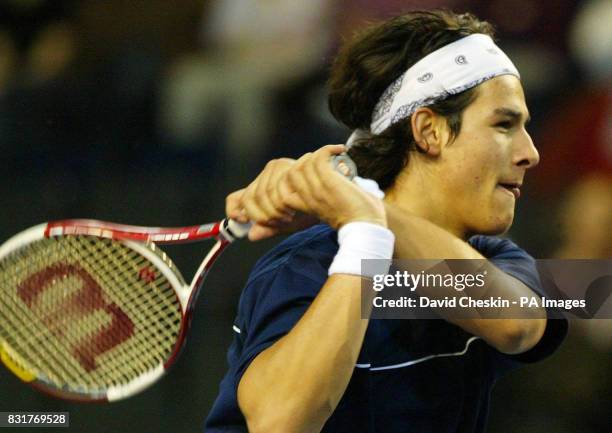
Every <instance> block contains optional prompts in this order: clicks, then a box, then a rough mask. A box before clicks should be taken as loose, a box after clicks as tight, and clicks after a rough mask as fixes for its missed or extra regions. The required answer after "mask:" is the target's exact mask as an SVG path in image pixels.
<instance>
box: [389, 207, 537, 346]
mask: <svg viewBox="0 0 612 433" xmlns="http://www.w3.org/2000/svg"><path fill="white" fill-rule="evenodd" d="M385 210H386V214H387V222H388V225H389V228H390V229H391V231H393V233H394V234H395V237H396V242H395V254H394V255H395V257H396V258H397V259H402V260H417V259H431V260H436V259H479V260H478V262H475V265H474V268H475V269H474V272H476V271H478V272H482V271H484V270H486V272H487V282H488V284H487V286H486V290H487V294H486V296H487V297H489V296H490V297H494V298H497V297H501V298H503V299H507V300H509V301H510V303H511V305H514V304H513V301H517V302H518V301H520V298H521V297H523V296H527V297H530V296H534V295H535V294H534V292H533V291H531V289H530V288H529V287H527V286H526V285H525V284H523V283H522V282H521V281H519V280H517V279H516V278H514V277H512V276H510V275H508V274H506V273H505V272H503V271H501V270H500V269H498V268H497V267H496V266H494V265H493V264H492V263H491V262H488V261H486V258H485V257H484V256H482V255H481V254H480V253H479V252H478V251H476V250H475V249H474V248H472V247H471V246H470V245H469V244H468V243H467V242H465V241H463V240H462V239H459V238H457V237H456V236H454V235H452V234H451V233H449V232H447V231H446V230H444V229H442V228H440V227H438V226H436V225H435V224H433V223H431V222H429V221H427V220H425V219H423V218H420V217H417V216H414V215H412V214H410V213H407V212H404V211H401V210H399V209H398V208H396V207H395V206H394V205H392V204H389V203H385ZM476 268H478V269H476ZM419 290H420V294H421V295H424V296H427V297H431V298H434V297H435V298H441V299H444V298H445V297H448V298H453V297H459V296H470V297H473V298H480V297H481V296H483V295H484V293H483V292H482V289H480V288H478V287H471V288H470V287H466V288H465V290H464V291H462V292H458V291H456V290H455V289H453V288H452V287H435V288H430V289H428V288H426V287H425V288H421V289H419ZM517 308H518V307H517ZM437 312H438V313H439V314H440V315H441V316H442V317H443V318H444V319H445V320H447V321H448V322H450V323H453V324H455V325H457V326H459V327H461V328H463V329H464V330H465V331H467V332H469V333H471V334H474V335H477V336H479V337H481V338H483V339H484V340H485V341H486V342H487V343H489V344H490V345H492V346H494V347H495V348H497V349H498V350H500V351H502V352H505V353H520V352H524V351H526V350H528V349H530V348H531V347H533V346H534V345H535V344H536V343H537V342H538V341H539V340H540V338H541V336H542V334H543V333H544V329H545V326H546V319H545V317H546V313H545V311H544V309H542V308H533V309H528V310H521V311H520V314H518V313H517V312H516V311H512V308H510V309H507V310H503V309H502V310H500V311H499V316H498V317H497V318H494V319H478V318H469V319H465V318H464V319H461V318H458V317H457V316H459V315H458V314H456V311H455V314H453V312H452V311H451V310H444V309H439V310H437ZM490 313H491V310H490V309H489V310H488V311H474V316H473V317H481V316H485V317H490ZM526 314H529V316H528V317H526ZM518 317H521V318H520V319H519V318H518Z"/></svg>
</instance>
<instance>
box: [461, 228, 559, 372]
mask: <svg viewBox="0 0 612 433" xmlns="http://www.w3.org/2000/svg"><path fill="white" fill-rule="evenodd" d="M470 244H471V245H472V246H473V247H474V248H475V249H477V250H478V251H479V252H480V253H481V254H482V255H483V256H485V257H486V258H487V259H489V260H490V261H491V262H492V263H493V264H494V265H495V266H497V267H498V268H499V269H501V270H502V271H503V272H505V273H507V274H508V275H512V276H513V277H514V278H517V279H518V280H520V281H521V282H522V283H523V284H525V285H526V286H527V287H529V288H530V289H531V290H533V291H534V292H535V293H536V294H538V295H539V296H546V297H547V298H551V297H554V294H549V293H547V289H546V288H545V287H548V285H543V284H542V281H541V278H540V275H539V273H538V269H537V266H536V261H535V260H534V258H533V257H531V256H530V255H529V254H527V252H525V251H524V250H523V249H521V248H520V247H518V246H517V245H516V244H515V243H514V242H512V241H510V240H508V239H502V238H495V237H489V236H474V237H473V238H471V239H470ZM551 295H553V296H551ZM546 315H547V320H546V330H545V331H544V335H543V336H542V338H541V339H540V341H539V342H538V343H537V344H536V345H535V346H534V347H532V348H531V349H530V350H528V351H527V352H524V353H521V354H518V355H506V354H502V353H500V352H497V351H496V352H497V354H499V357H498V358H499V361H500V363H501V367H502V368H503V369H511V368H516V367H518V365H520V364H521V363H531V362H537V361H540V360H542V359H544V358H546V357H548V356H550V355H551V354H552V353H553V352H555V351H556V350H557V349H558V348H559V346H560V345H561V343H562V342H563V340H564V339H565V336H566V335H567V329H568V323H567V319H566V318H565V317H564V316H563V315H562V314H561V312H560V311H559V310H557V309H553V308H547V309H546Z"/></svg>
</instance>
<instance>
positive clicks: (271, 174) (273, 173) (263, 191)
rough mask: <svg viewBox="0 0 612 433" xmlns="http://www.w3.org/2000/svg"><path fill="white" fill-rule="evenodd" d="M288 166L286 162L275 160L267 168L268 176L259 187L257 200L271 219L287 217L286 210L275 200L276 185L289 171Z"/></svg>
mask: <svg viewBox="0 0 612 433" xmlns="http://www.w3.org/2000/svg"><path fill="white" fill-rule="evenodd" d="M287 169H288V166H287V163H286V161H284V160H273V161H270V162H269V163H268V165H267V166H266V170H265V171H266V176H265V177H263V178H262V181H261V182H260V183H259V185H258V186H257V189H256V192H255V198H256V200H257V201H258V202H259V207H260V208H261V209H262V210H264V211H265V212H266V213H267V214H268V217H269V218H270V219H279V218H283V217H285V216H287V212H286V208H284V207H283V206H282V205H281V204H280V203H278V201H277V200H274V199H273V196H274V194H275V191H276V183H277V182H278V180H279V178H281V177H282V176H283V175H284V173H285V172H286V171H287Z"/></svg>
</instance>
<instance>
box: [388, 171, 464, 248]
mask: <svg viewBox="0 0 612 433" xmlns="http://www.w3.org/2000/svg"><path fill="white" fill-rule="evenodd" d="M427 179H428V176H427V173H424V172H422V171H419V170H413V169H412V168H410V167H408V168H407V169H404V170H403V171H402V172H401V173H400V174H399V175H398V177H397V179H396V181H395V183H394V184H393V186H392V187H390V188H389V189H387V190H386V191H385V202H387V203H389V204H392V205H393V206H395V207H397V208H398V209H400V210H402V211H405V212H409V213H411V214H413V215H416V216H418V217H421V218H423V219H426V220H427V221H429V222H431V223H433V224H435V225H437V226H438V227H441V228H443V229H445V230H447V231H448V232H450V233H452V234H454V235H455V236H457V237H458V238H460V239H464V240H465V239H467V238H468V237H469V233H468V232H467V229H466V227H464V226H463V225H462V224H460V223H459V221H457V220H456V219H455V218H453V217H454V214H453V212H450V211H449V210H448V205H447V203H446V198H445V197H444V195H443V194H442V193H441V192H440V191H439V190H437V189H435V188H433V187H432V182H431V181H428V180H427Z"/></svg>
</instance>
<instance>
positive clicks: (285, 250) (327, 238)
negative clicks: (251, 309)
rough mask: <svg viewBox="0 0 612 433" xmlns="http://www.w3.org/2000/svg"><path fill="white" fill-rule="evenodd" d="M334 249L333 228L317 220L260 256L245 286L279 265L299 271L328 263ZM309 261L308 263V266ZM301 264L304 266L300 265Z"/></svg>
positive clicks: (309, 269)
mask: <svg viewBox="0 0 612 433" xmlns="http://www.w3.org/2000/svg"><path fill="white" fill-rule="evenodd" d="M337 251H338V241H337V232H336V231H335V230H333V229H332V228H331V227H329V226H328V225H324V224H319V225H316V226H313V227H310V228H309V229H306V230H303V231H301V232H298V233H295V234H293V235H291V236H289V237H288V238H287V239H285V240H284V241H282V242H281V243H280V244H278V245H276V246H275V247H274V248H272V249H271V250H270V251H268V252H267V253H266V254H265V255H264V256H263V257H261V258H260V259H259V260H258V261H257V263H256V264H255V266H254V267H253V270H252V271H251V274H250V276H249V279H248V281H247V286H248V285H249V283H251V282H253V281H254V280H256V279H258V278H260V277H262V276H264V275H265V274H270V273H275V272H278V271H279V270H280V269H281V268H283V267H285V268H286V267H290V268H293V269H297V270H298V271H300V270H301V271H303V272H302V273H304V272H306V273H308V271H315V270H316V271H320V269H319V267H318V266H315V268H314V269H313V268H311V267H312V266H314V265H317V264H318V265H323V264H325V263H327V264H328V265H327V267H325V271H327V268H328V267H329V263H331V260H332V259H333V257H334V256H335V254H336V252H337ZM308 264H310V266H308ZM302 266H306V269H303V268H302Z"/></svg>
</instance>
